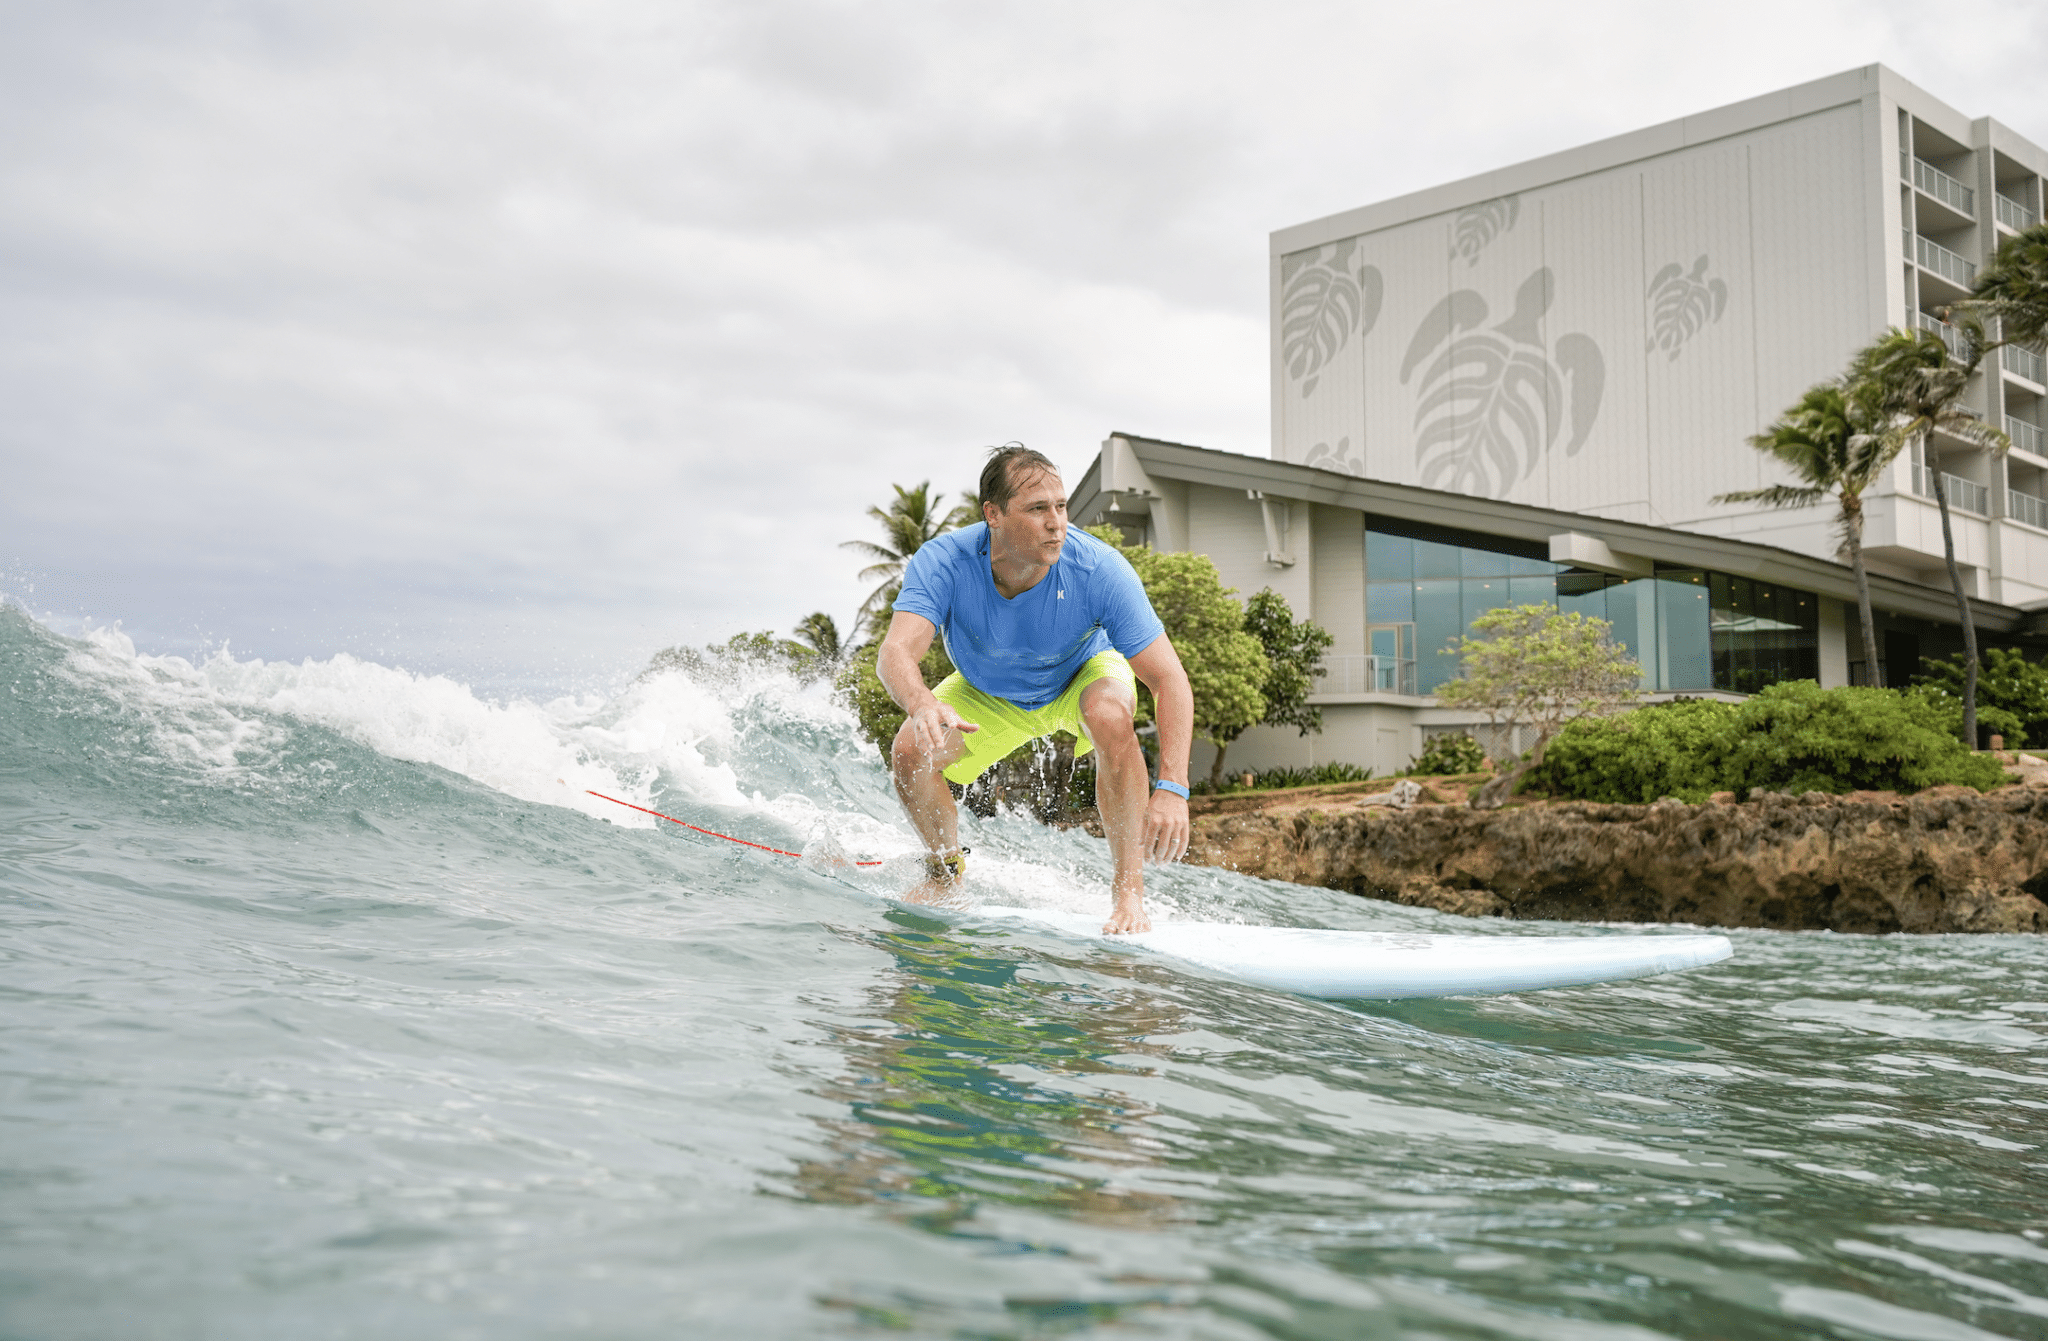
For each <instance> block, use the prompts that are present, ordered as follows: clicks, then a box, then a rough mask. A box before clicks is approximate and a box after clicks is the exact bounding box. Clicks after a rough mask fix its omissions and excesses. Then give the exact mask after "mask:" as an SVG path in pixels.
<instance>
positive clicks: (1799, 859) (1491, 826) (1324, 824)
mask: <svg viewBox="0 0 2048 1341" xmlns="http://www.w3.org/2000/svg"><path fill="white" fill-rule="evenodd" d="M2014 771H2016V772H2021V774H2022V780H2021V781H2020V782H2018V783H2017V784H2016V785H2013V786H2008V787H2003V788H2000V789H1999V790H1997V791H1995V792H1991V793H1988V794H1979V793H1978V792H1975V791H1973V790H1971V789H1970V788H1967V787H1938V788H1934V789H1931V790H1929V791H1926V792H1921V793H1918V794H1916V795H1912V796H1899V795H1896V794H1893V793H1890V792H1858V793H1852V794H1850V795H1847V796H1828V795H1824V794H1820V793H1809V794H1807V795H1805V796H1801V797H1792V796H1781V795H1766V796H1762V797H1758V798H1756V799H1753V800H1749V801H1745V802H1742V803H1740V804H1737V803H1735V802H1734V801H1733V800H1732V798H1728V797H1726V796H1723V797H1721V798H1717V799H1716V800H1715V801H1713V802H1710V803H1707V804H1704V805H1688V804H1685V803H1684V802H1681V801H1673V800H1666V801H1660V802H1658V803H1657V804H1655V805H1646V806H1638V805H1599V804H1592V803H1587V802H1576V801H1543V802H1536V803H1530V804H1517V805H1512V806H1511V807H1509V808H1507V809H1502V810H1493V811H1475V810H1472V809H1470V808H1468V807H1467V806H1466V805H1465V804H1464V801H1465V792H1466V791H1467V789H1468V788H1469V787H1474V786H1476V785H1477V784H1478V782H1480V781H1483V778H1468V779H1428V780H1424V786H1423V790H1422V795H1421V797H1420V798H1419V800H1418V802H1417V803H1416V804H1414V805H1412V806H1410V807H1409V808H1408V809H1406V810H1400V809H1395V808H1392V807H1389V806H1387V805H1385V804H1384V797H1383V796H1381V797H1376V795H1375V794H1377V793H1384V792H1386V791H1387V790H1388V789H1389V788H1391V787H1392V786H1393V785H1394V784H1393V780H1392V779H1388V780H1383V781H1378V782H1370V783H1351V784H1344V785H1340V786H1334V787H1313V788H1299V789H1295V790H1292V791H1284V792H1269V793H1254V794H1250V795H1239V796H1231V795H1226V796H1222V797H1215V798H1207V797H1202V798H1197V799H1196V801H1195V803H1194V805H1193V807H1192V812H1191V813H1192V815H1193V818H1194V837H1193V844H1192V847H1191V849H1190V851H1189V853H1188V860H1189V861H1191V862H1196V863H1199V864H1202V865H1209V866H1221V867H1226V868H1228V869H1231V870H1235V871H1242V872H1244V873H1245V874H1248V875H1254V876H1260V877H1263V878H1265V879H1269V880H1285V881H1291V882H1293V883H1295V884H1303V885H1318V886H1321V887H1323V888H1326V889H1338V890H1344V891H1347V892H1349V893H1353V894H1359V895H1363V896H1366V897H1368V898H1377V899H1388V900H1391V901H1393V902H1396V903H1404V904H1409V905H1412V906H1417V907H1424V908H1436V909H1441V910H1442V911H1445V912H1452V913H1462V914H1465V915H1467V916H1494V917H1515V918H1557V919H1567V920H1575V921H1599V922H1608V921H1615V922H1690V923H1696V924H1699V925H1702V926H1719V927H1771V928H1776V929H1780V930H1788V931H1789V930H1829V931H1841V932H1864V933H1879V932H1900V931H1904V932H2048V903H2044V901H2043V900H2044V898H2048V765H2041V764H2040V761H2035V760H2027V759H2026V758H2025V757H2024V756H2022V757H2021V760H2020V761H2019V762H2017V763H2016V764H2015V765H2014ZM1088 827H1089V828H1090V829H1091V830H1092V831H1097V832H1099V826H1098V825H1095V824H1093V823H1090V824H1089V826H1088Z"/></svg>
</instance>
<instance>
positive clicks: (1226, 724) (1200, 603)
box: [1088, 526, 1272, 785]
mask: <svg viewBox="0 0 2048 1341" xmlns="http://www.w3.org/2000/svg"><path fill="white" fill-rule="evenodd" d="M1088 534H1090V535H1092V536H1094V537H1095V538H1096V539H1098V540H1101V541H1104V542H1105V543H1107V544H1111V545H1115V546H1116V547H1117V549H1118V550H1119V551H1120V552H1121V553H1122V554H1123V556H1124V557H1125V558H1126V559H1129V560H1130V562H1131V567H1133V568H1135V569H1137V570H1138V580H1139V581H1141V582H1143V583H1144V584H1145V595H1146V596H1147V597H1148V598H1149V599H1150V600H1151V602H1152V609H1153V611H1154V612H1155V613H1157V614H1158V616H1159V620H1160V622H1161V623H1162V624H1164V625H1166V635H1167V637H1169V638H1171V639H1173V647H1174V650H1175V651H1176V652H1178V653H1179V654H1180V661H1181V665H1182V666H1183V667H1185V668H1186V669H1187V673H1188V684H1189V685H1190V687H1192V688H1193V690H1194V696H1195V734H1196V735H1197V736H1199V737H1201V738H1202V739H1204V740H1207V741H1208V742H1209V743H1210V744H1212V745H1214V746H1215V747H1216V751H1217V758H1218V763H1217V766H1216V767H1214V768H1212V769H1211V770H1210V780H1211V781H1212V782H1213V783H1216V784H1217V785H1221V781H1222V765H1221V758H1222V752H1223V751H1224V750H1225V749H1226V748H1227V747H1228V746H1229V744H1230V742H1231V741H1233V740H1235V739H1237V737H1238V736H1240V735H1242V734H1244V730H1245V728H1246V727H1248V726H1251V725H1253V724H1254V723H1256V722H1258V721H1260V720H1261V719H1262V718H1264V717H1265V715H1266V696H1265V694H1264V693H1263V692H1262V691H1263V689H1264V687H1265V684H1266V681H1267V678H1268V677H1269V676H1270V675H1271V673H1272V663H1271V662H1269V661H1268V660H1267V659H1266V652H1265V649H1264V648H1263V647H1261V646H1260V645H1259V640H1258V639H1257V638H1254V637H1253V636H1252V635H1251V634H1249V633H1246V632H1245V630H1244V622H1245V620H1244V607H1243V606H1241V605H1239V604H1238V603H1237V602H1236V601H1234V600H1232V599H1231V597H1232V596H1233V595H1235V594H1236V591H1237V588H1235V587H1226V586H1224V585H1223V579H1222V577H1221V576H1219V575H1218V574H1217V572H1216V565H1215V564H1214V563H1212V562H1210V559H1209V556H1208V555H1206V554H1186V553H1174V554H1163V553H1161V552H1159V551H1158V550H1155V549H1152V548H1151V547H1149V546H1144V545H1138V546H1131V547H1126V546H1125V545H1124V543H1123V537H1122V535H1121V534H1119V533H1118V531H1117V530H1116V528H1115V527H1113V526H1096V527H1091V528H1089V531H1088ZM1138 713H1139V718H1140V720H1142V721H1145V722H1150V721H1151V720H1152V715H1153V714H1152V695H1151V693H1150V692H1149V691H1147V690H1146V689H1145V687H1144V686H1143V685H1140V686H1139V687H1138Z"/></svg>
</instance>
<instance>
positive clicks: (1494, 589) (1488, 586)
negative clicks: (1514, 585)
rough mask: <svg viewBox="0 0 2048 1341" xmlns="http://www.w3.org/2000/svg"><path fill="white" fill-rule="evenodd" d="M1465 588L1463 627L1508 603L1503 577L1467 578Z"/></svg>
mask: <svg viewBox="0 0 2048 1341" xmlns="http://www.w3.org/2000/svg"><path fill="white" fill-rule="evenodd" d="M1463 585H1464V588H1465V599H1464V606H1465V626H1466V627H1467V628H1470V627H1471V626H1472V621H1473V620H1475V619H1477V618H1479V616H1481V615H1483V614H1485V613H1486V612H1487V611H1488V610H1498V609H1500V608H1501V607H1502V606H1503V605H1507V604H1508V603H1509V602H1508V580H1507V579H1506V578H1505V577H1468V578H1466V579H1465V581H1464V584H1463Z"/></svg>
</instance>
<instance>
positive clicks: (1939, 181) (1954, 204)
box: [1913, 158, 1977, 219]
mask: <svg viewBox="0 0 2048 1341" xmlns="http://www.w3.org/2000/svg"><path fill="white" fill-rule="evenodd" d="M1913 185H1914V186H1916V187H1918V188H1919V189H1920V190H1922V191H1925V192H1926V193H1927V194H1928V195H1930V196H1933V197H1934V198H1935V199H1936V200H1939V201H1940V202H1941V203H1942V204H1944V205H1946V206H1948V207H1949V208H1950V209H1952V210H1955V211H1956V212H1958V213H1960V214H1967V215H1969V216H1970V217H1971V218H1973V219H1974V218H1976V217H1977V193H1976V192H1975V191H1972V190H1971V189H1970V188H1969V187H1967V186H1964V185H1963V184H1962V183H1961V182H1959V181H1957V180H1956V179H1955V178H1953V177H1951V176H1949V175H1948V174H1947V173H1945V172H1943V171H1942V170H1941V169H1940V168H1937V167H1935V166H1934V165H1933V164H1932V163H1929V162H1927V161H1926V160H1925V159H1920V158H1916V159H1914V160H1913Z"/></svg>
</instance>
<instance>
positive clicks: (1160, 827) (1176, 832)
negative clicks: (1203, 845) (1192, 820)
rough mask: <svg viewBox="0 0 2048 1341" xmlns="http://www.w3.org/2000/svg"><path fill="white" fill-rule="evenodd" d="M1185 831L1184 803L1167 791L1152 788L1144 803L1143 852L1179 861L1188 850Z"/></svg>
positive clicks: (1162, 858) (1153, 856) (1153, 857)
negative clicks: (1152, 790)
mask: <svg viewBox="0 0 2048 1341" xmlns="http://www.w3.org/2000/svg"><path fill="white" fill-rule="evenodd" d="M1188 833H1189V826H1188V803H1187V802H1186V801H1185V800H1183V799H1182V798H1180V797H1178V796H1175V795H1174V794H1173V793H1172V792H1169V791H1164V790H1160V791H1155V792H1153V793H1152V801H1151V804H1149V805H1147V806H1146V807H1145V855H1146V856H1148V857H1150V858H1151V859H1152V860H1153V861H1179V860H1180V859H1181V858H1182V857H1184V856H1186V855H1187V852H1188Z"/></svg>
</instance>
